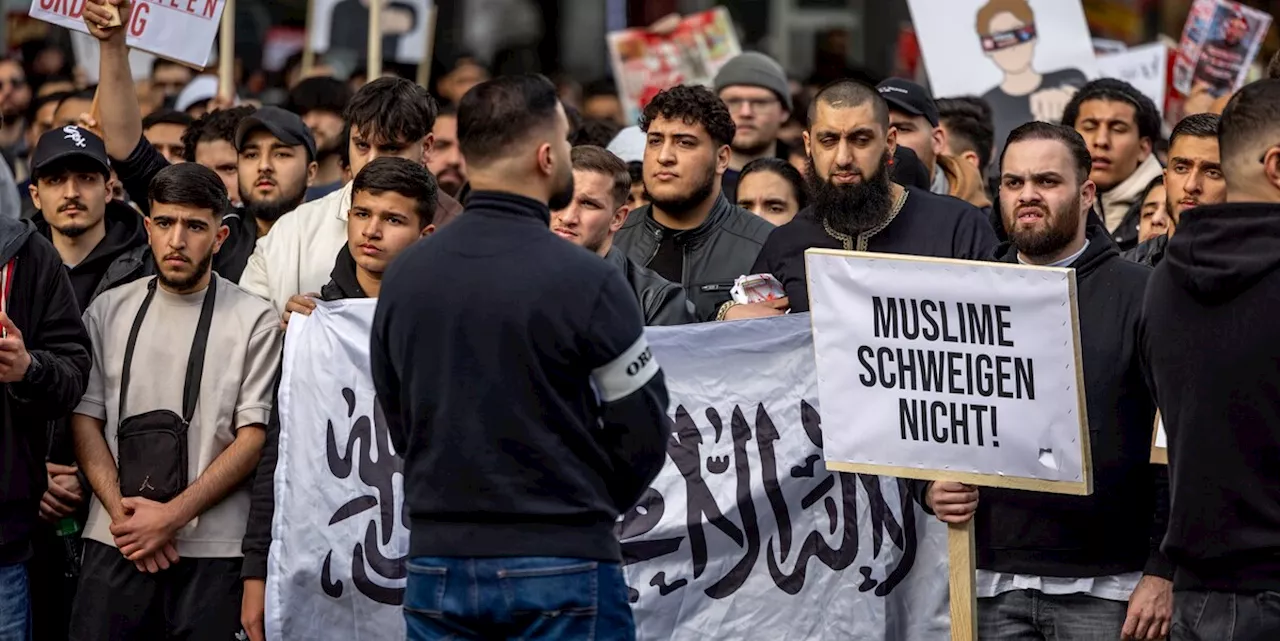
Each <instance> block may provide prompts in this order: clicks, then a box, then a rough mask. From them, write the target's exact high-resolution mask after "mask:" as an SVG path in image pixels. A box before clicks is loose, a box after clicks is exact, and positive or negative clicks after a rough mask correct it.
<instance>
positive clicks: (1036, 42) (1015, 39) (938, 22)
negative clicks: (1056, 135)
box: [908, 0, 1098, 150]
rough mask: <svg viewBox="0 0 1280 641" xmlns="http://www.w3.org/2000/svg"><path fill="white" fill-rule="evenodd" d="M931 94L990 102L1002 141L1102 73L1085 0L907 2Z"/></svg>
mask: <svg viewBox="0 0 1280 641" xmlns="http://www.w3.org/2000/svg"><path fill="white" fill-rule="evenodd" d="M908 5H909V6H910V8H911V17H912V21H913V22H914V23H915V28H916V33H917V34H918V35H919V38H920V48H921V51H922V53H923V54H924V63H925V69H926V70H927V71H928V73H929V83H930V85H931V87H932V89H933V95H934V96H937V97H939V98H946V97H951V96H965V95H972V96H979V97H981V98H983V99H985V100H986V101H987V103H988V104H990V105H991V111H992V115H993V116H994V118H995V130H996V147H997V150H999V149H1000V148H1003V147H1004V141H1005V140H1006V139H1007V138H1008V136H1009V133H1010V132H1011V131H1013V130H1014V129H1015V128H1016V127H1018V126H1019V125H1021V124H1023V123H1026V122H1030V121H1033V120H1042V121H1046V122H1058V121H1059V120H1061V119H1062V111H1063V109H1065V108H1066V106H1067V103H1068V102H1070V101H1071V98H1072V96H1074V95H1075V93H1076V91H1078V90H1079V88H1080V87H1081V86H1082V85H1084V84H1085V83H1086V82H1088V81H1089V80H1090V79H1092V78H1096V77H1098V65H1097V61H1096V60H1095V59H1094V54H1093V44H1092V41H1091V40H1090V36H1089V26H1088V24H1087V23H1086V22H1085V17H1084V9H1083V8H1082V7H1081V5H1080V0H908Z"/></svg>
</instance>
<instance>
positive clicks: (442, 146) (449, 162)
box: [427, 105, 467, 201]
mask: <svg viewBox="0 0 1280 641" xmlns="http://www.w3.org/2000/svg"><path fill="white" fill-rule="evenodd" d="M431 135H432V136H433V137H434V138H435V143H434V144H433V145H432V146H431V155H430V159H429V160H428V161H427V169H429V170H431V173H432V174H433V175H435V177H436V184H438V185H439V186H440V191H443V192H444V193H446V194H449V195H450V196H452V197H454V198H456V199H458V200H460V201H461V200H463V199H464V198H463V196H464V194H463V189H464V188H465V187H466V184H467V159H466V158H463V157H462V148H461V147H459V146H458V109H457V108H456V107H454V106H453V105H443V106H441V107H440V113H439V114H437V115H436V124H435V127H432V129H431Z"/></svg>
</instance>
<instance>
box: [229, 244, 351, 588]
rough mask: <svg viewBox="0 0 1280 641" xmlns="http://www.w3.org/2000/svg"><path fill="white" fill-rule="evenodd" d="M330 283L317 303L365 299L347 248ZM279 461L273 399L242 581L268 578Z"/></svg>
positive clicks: (256, 479)
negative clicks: (268, 558)
mask: <svg viewBox="0 0 1280 641" xmlns="http://www.w3.org/2000/svg"><path fill="white" fill-rule="evenodd" d="M329 277H330V280H329V282H328V283H326V284H325V286H324V287H322V288H321V289H320V300H324V301H333V300H347V299H350V298H368V296H366V295H365V293H364V290H363V289H360V283H359V282H357V281H356V261H355V258H353V257H352V256H351V251H350V250H349V249H348V248H347V246H346V245H343V246H342V249H341V250H339V251H338V258H337V260H336V261H335V262H334V265H333V272H332V273H330V274H329ZM279 395H280V380H279V379H278V378H277V379H276V397H277V398H278V397H279ZM279 460H280V412H279V404H278V402H277V401H276V400H275V399H273V400H272V403H271V418H270V419H269V420H268V421H267V440H266V442H265V443H263V445H262V456H261V457H260V458H259V459H258V468H257V471H256V472H255V473H254V476H253V481H252V483H251V485H250V492H249V520H248V522H247V523H246V524H245V529H244V540H243V541H241V543H240V551H241V552H243V553H244V565H243V566H242V568H241V571H240V577H241V578H244V579H265V578H267V553H268V552H269V551H270V550H271V521H272V519H274V518H275V514H276V495H275V478H276V464H277V463H278V462H279Z"/></svg>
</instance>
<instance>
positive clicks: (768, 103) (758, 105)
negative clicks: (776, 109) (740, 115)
mask: <svg viewBox="0 0 1280 641" xmlns="http://www.w3.org/2000/svg"><path fill="white" fill-rule="evenodd" d="M724 104H725V106H726V107H728V108H729V111H741V110H742V106H743V105H750V106H751V111H764V110H765V109H767V108H769V107H772V106H774V105H776V104H778V99H777V98H730V99H728V100H726V101H724Z"/></svg>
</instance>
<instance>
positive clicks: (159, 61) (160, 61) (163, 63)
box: [151, 56, 196, 76]
mask: <svg viewBox="0 0 1280 641" xmlns="http://www.w3.org/2000/svg"><path fill="white" fill-rule="evenodd" d="M160 67H182V68H183V69H187V70H189V71H191V75H192V76H195V75H196V72H195V71H194V70H191V68H190V67H188V66H186V65H184V64H182V63H181V62H174V61H173V60H169V59H168V58H161V57H159V56H156V59H155V60H152V61H151V75H153V76H154V75H156V71H157V70H159V69H160Z"/></svg>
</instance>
